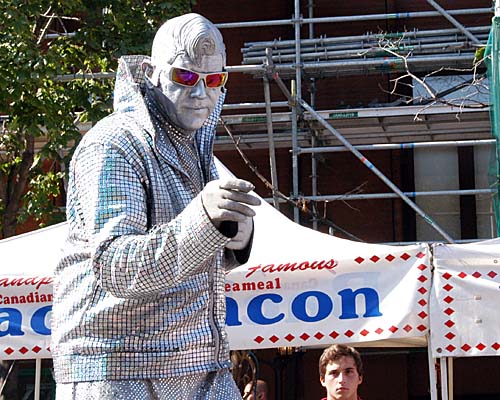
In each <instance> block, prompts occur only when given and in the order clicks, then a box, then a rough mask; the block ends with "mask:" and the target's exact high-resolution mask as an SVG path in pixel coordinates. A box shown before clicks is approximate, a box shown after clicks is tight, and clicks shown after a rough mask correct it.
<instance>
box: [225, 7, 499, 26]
mask: <svg viewBox="0 0 500 400" xmlns="http://www.w3.org/2000/svg"><path fill="white" fill-rule="evenodd" d="M492 12H493V8H491V7H490V8H470V9H457V10H449V11H448V13H449V14H450V15H472V14H491V13H492ZM441 16H442V15H441V13H439V12H438V11H420V12H403V13H391V14H369V15H353V16H342V17H317V18H302V19H300V18H299V19H298V20H297V21H296V20H295V19H274V20H267V21H248V22H226V23H220V24H215V26H216V27H217V28H219V29H230V28H259V27H263V26H275V25H291V24H294V23H295V22H298V23H299V24H302V23H303V24H308V23H311V22H313V23H318V24H321V23H338V22H352V21H376V20H385V19H410V18H429V17H441Z"/></svg>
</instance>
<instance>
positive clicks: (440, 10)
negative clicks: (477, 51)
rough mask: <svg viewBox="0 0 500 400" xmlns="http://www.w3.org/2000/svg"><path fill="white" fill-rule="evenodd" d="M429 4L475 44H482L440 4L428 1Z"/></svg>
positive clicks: (431, 0)
mask: <svg viewBox="0 0 500 400" xmlns="http://www.w3.org/2000/svg"><path fill="white" fill-rule="evenodd" d="M427 3H429V4H430V5H431V6H432V7H434V8H435V9H436V10H437V11H438V12H439V13H440V14H441V15H442V16H443V17H445V18H446V19H447V20H448V21H450V22H451V24H452V25H454V26H455V27H456V28H457V29H459V30H460V31H461V32H462V33H463V34H464V35H465V36H467V37H468V38H469V39H470V40H471V41H472V42H473V43H475V44H481V42H480V41H479V40H478V39H477V38H476V37H475V36H474V35H473V34H472V33H470V32H469V31H468V30H467V28H466V27H465V26H463V25H462V24H461V23H460V22H458V21H457V20H456V19H455V18H453V17H452V16H451V15H450V13H449V12H448V11H447V10H445V9H444V8H443V7H441V6H440V5H439V4H438V3H436V2H435V1H434V0H427Z"/></svg>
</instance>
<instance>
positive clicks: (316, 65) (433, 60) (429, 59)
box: [260, 53, 474, 71]
mask: <svg viewBox="0 0 500 400" xmlns="http://www.w3.org/2000/svg"><path fill="white" fill-rule="evenodd" d="M471 56H474V54H473V53H471V54H469V55H449V56H444V57H441V56H423V57H421V56H415V57H409V58H408V59H407V60H406V61H407V62H408V65H413V64H423V63H428V64H429V65H434V66H435V65H442V64H444V63H448V62H458V61H470V59H471ZM438 63H439V64H438ZM392 64H401V65H403V64H404V63H403V60H402V58H399V57H391V58H389V57H386V58H384V59H380V60H348V61H341V62H331V61H325V62H313V63H304V65H303V67H302V68H303V69H304V70H311V69H323V70H324V69H327V68H331V67H344V68H352V67H353V66H364V67H376V66H379V65H388V66H389V65H392ZM275 68H276V70H278V71H286V70H293V69H295V66H294V65H293V64H276V65H275ZM260 69H261V70H262V68H260Z"/></svg>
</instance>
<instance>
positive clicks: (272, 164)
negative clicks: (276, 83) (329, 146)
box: [262, 49, 279, 210]
mask: <svg viewBox="0 0 500 400" xmlns="http://www.w3.org/2000/svg"><path fill="white" fill-rule="evenodd" d="M268 56H269V58H270V56H271V54H270V49H269V52H268ZM262 79H263V81H264V99H265V101H266V122H267V138H268V142H269V168H270V171H271V184H272V187H273V205H274V208H276V209H277V210H279V201H278V196H277V194H276V190H275V189H277V188H278V187H279V186H278V173H277V169H276V147H275V145H274V136H273V115H272V110H271V89H270V87H269V78H268V77H267V75H264V76H263V77H262Z"/></svg>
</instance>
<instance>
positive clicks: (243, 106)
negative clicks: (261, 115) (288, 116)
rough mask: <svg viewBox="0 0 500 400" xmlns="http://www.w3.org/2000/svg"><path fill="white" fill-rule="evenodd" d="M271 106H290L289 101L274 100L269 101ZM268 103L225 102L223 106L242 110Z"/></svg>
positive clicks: (223, 107)
mask: <svg viewBox="0 0 500 400" xmlns="http://www.w3.org/2000/svg"><path fill="white" fill-rule="evenodd" d="M269 105H270V106H271V107H287V108H288V107H289V104H288V101H272V102H270V103H269ZM266 107H267V103H233V104H224V105H223V106H222V109H223V110H240V109H248V108H266Z"/></svg>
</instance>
